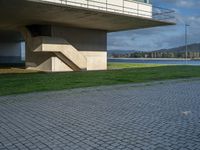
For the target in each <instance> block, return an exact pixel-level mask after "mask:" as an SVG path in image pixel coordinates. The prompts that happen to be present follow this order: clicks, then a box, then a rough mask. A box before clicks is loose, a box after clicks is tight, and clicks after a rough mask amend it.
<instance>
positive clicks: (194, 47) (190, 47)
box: [154, 43, 200, 53]
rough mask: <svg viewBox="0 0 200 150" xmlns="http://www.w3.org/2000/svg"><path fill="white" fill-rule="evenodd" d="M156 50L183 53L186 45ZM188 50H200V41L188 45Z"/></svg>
mask: <svg viewBox="0 0 200 150" xmlns="http://www.w3.org/2000/svg"><path fill="white" fill-rule="evenodd" d="M154 52H161V53H165V52H168V53H169V52H170V53H183V52H185V46H180V47H176V48H171V49H161V50H156V51H154ZM188 52H200V43H194V44H190V45H188Z"/></svg>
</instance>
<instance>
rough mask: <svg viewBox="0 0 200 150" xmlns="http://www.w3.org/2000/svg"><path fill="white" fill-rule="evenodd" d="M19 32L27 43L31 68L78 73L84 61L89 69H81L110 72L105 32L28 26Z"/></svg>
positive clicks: (27, 61) (27, 54)
mask: <svg viewBox="0 0 200 150" xmlns="http://www.w3.org/2000/svg"><path fill="white" fill-rule="evenodd" d="M20 31H21V32H22V33H23V35H24V38H25V41H26V67H27V68H28V69H36V70H41V71H50V72H54V71H78V69H77V68H78V67H79V66H83V65H81V61H82V63H85V64H86V66H85V68H83V67H79V69H80V70H106V69H107V32H106V31H102V30H90V29H80V28H67V27H60V26H42V25H41V26H40V25H32V26H28V27H26V28H22V29H20ZM38 37H43V38H38ZM44 37H45V38H44ZM46 37H48V38H46ZM44 39H45V40H44ZM46 39H48V40H46ZM39 40H40V43H39V42H38V41H39ZM61 41H62V42H61ZM63 41H64V42H63ZM38 49H40V50H38ZM79 58H80V59H79ZM84 58H85V60H84ZM81 59H82V60H81ZM73 66H74V67H73Z"/></svg>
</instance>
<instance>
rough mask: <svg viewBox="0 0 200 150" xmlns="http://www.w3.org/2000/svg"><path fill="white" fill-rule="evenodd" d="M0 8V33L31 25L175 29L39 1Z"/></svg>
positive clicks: (161, 23) (151, 21)
mask: <svg viewBox="0 0 200 150" xmlns="http://www.w3.org/2000/svg"><path fill="white" fill-rule="evenodd" d="M0 8H1V9H0V14H3V15H0V29H1V28H2V29H13V28H18V27H20V26H26V25H31V24H54V25H62V26H68V27H77V28H87V29H99V30H107V31H118V30H128V29H140V28H149V27H156V26H165V25H174V23H171V22H166V21H159V20H154V19H148V18H145V17H137V16H131V15H123V14H117V13H112V12H105V11H98V10H92V9H86V8H81V7H73V6H68V5H60V4H56V3H48V2H41V1H40V2H35V1H18V0H12V1H8V0H1V1H0ZM8 10H9V12H8ZM16 10H18V11H16Z"/></svg>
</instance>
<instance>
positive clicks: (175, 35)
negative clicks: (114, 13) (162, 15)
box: [108, 0, 200, 51]
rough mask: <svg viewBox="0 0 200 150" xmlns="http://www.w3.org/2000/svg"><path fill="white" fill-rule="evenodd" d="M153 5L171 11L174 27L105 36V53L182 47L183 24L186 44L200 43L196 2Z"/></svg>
mask: <svg viewBox="0 0 200 150" xmlns="http://www.w3.org/2000/svg"><path fill="white" fill-rule="evenodd" d="M153 4H154V5H155V6H160V7H163V8H169V9H173V10H175V11H176V15H175V17H176V22H177V25H176V26H166V27H156V28H148V29H140V30H129V31H123V32H116V33H109V34H108V49H109V50H145V51H150V50H158V49H163V48H172V47H177V46H181V45H184V43H185V41H184V39H185V26H184V25H185V23H188V24H190V27H189V28H188V29H189V31H188V42H189V43H199V42H200V1H199V0H153Z"/></svg>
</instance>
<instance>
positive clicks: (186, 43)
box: [185, 24, 190, 64]
mask: <svg viewBox="0 0 200 150" xmlns="http://www.w3.org/2000/svg"><path fill="white" fill-rule="evenodd" d="M189 26H190V25H189V24H185V61H186V64H187V63H188V27H189Z"/></svg>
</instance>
